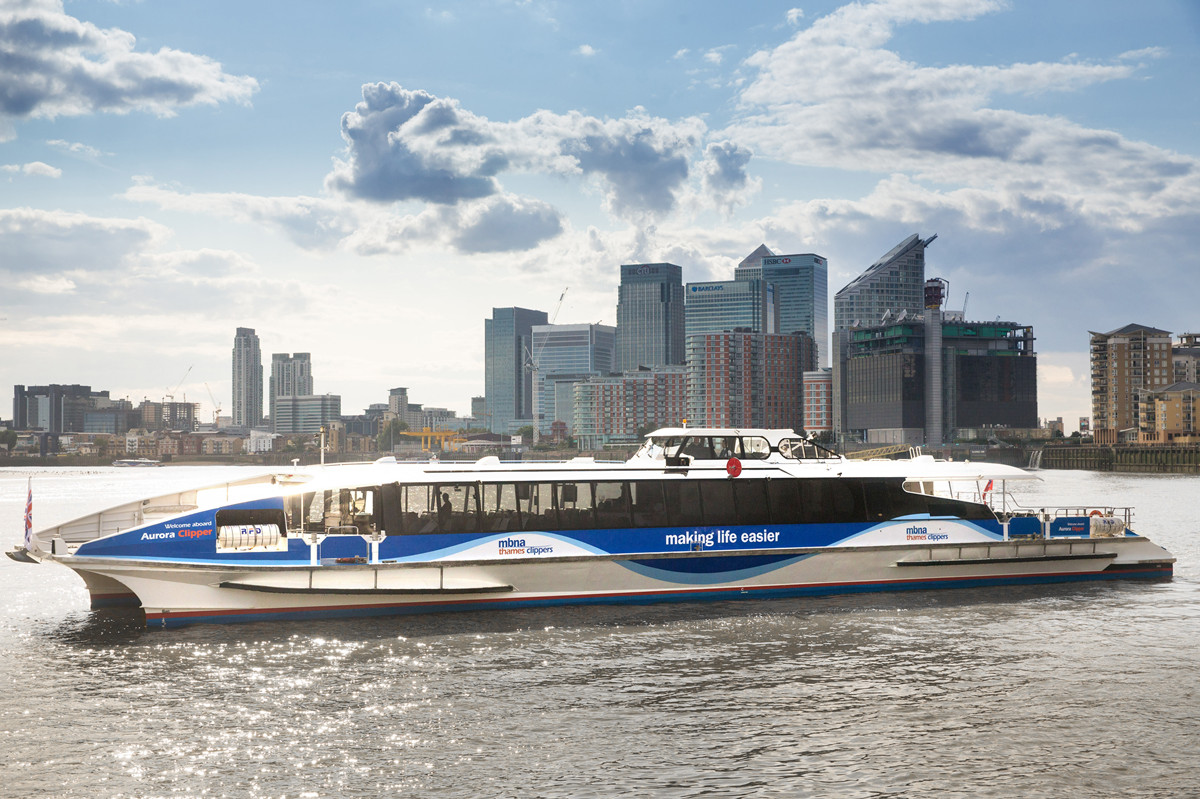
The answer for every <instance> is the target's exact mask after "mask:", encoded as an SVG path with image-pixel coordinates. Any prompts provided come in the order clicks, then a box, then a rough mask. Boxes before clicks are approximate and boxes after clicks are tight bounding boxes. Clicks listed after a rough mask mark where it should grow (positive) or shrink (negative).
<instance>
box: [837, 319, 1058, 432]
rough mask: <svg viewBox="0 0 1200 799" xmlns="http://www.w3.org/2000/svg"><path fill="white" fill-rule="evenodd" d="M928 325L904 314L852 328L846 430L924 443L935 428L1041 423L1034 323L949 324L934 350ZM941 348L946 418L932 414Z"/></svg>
mask: <svg viewBox="0 0 1200 799" xmlns="http://www.w3.org/2000/svg"><path fill="white" fill-rule="evenodd" d="M926 327H927V323H926V322H925V321H924V320H922V319H920V318H911V319H904V320H901V321H897V322H890V323H888V324H883V325H875V326H872V327H855V328H852V329H850V330H848V331H846V337H847V339H846V345H847V347H846V359H845V361H844V362H843V373H844V376H845V392H846V395H845V396H846V416H845V424H846V432H847V433H848V435H850V436H852V437H853V438H855V439H857V440H861V441H865V442H867V443H872V444H909V445H920V444H925V443H932V444H936V443H941V442H940V441H936V442H927V436H928V435H929V430H930V429H935V430H936V429H940V430H944V431H947V432H952V431H955V430H957V429H961V428H985V427H1008V428H1036V427H1038V414H1037V356H1036V353H1035V352H1034V349H1033V344H1034V336H1033V329H1032V328H1031V327H1029V326H1026V325H1021V324H1017V323H1015V322H965V321H962V319H961V314H958V315H955V316H954V317H952V318H949V319H946V320H944V321H943V322H942V324H941V331H940V333H941V342H940V346H938V345H935V350H936V351H937V352H934V353H931V352H930V340H931V339H933V340H934V341H936V337H934V336H929V335H928V332H929V331H927V330H926ZM939 352H940V360H941V368H940V370H939V371H940V373H941V375H940V377H941V389H940V391H938V394H939V399H940V404H941V407H942V414H941V416H942V418H941V419H940V420H939V422H938V423H937V424H931V422H932V421H933V420H930V419H929V418H928V417H929V415H930V414H931V412H932V411H933V409H934V408H935V407H936V405H937V403H930V402H928V397H927V392H928V390H929V389H928V385H929V382H932V381H928V380H927V379H928V377H929V376H928V374H927V373H928V371H929V370H930V368H931V366H935V365H936V363H937V360H938V353H939Z"/></svg>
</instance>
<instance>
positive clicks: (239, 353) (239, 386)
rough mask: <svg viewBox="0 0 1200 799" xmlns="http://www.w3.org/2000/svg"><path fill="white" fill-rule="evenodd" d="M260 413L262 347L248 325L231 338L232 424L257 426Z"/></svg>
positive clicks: (261, 412)
mask: <svg viewBox="0 0 1200 799" xmlns="http://www.w3.org/2000/svg"><path fill="white" fill-rule="evenodd" d="M262 414H263V366H262V349H261V348H260V346H259V342H258V336H257V335H256V334H255V332H254V328H252V327H239V328H238V329H237V334H236V335H235V336H234V338H233V425H234V427H247V428H249V427H257V426H258V425H260V424H262Z"/></svg>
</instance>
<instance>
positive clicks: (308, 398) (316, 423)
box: [272, 394, 342, 436]
mask: <svg viewBox="0 0 1200 799" xmlns="http://www.w3.org/2000/svg"><path fill="white" fill-rule="evenodd" d="M275 409H276V413H277V415H278V419H273V420H272V428H273V430H274V432H275V433H278V434H279V435H285V436H291V435H304V434H308V433H319V432H320V431H321V427H322V426H323V425H327V424H329V423H330V422H333V421H340V420H341V416H342V398H341V397H340V396H339V395H337V394H309V395H303V396H287V395H284V396H280V397H276V398H275Z"/></svg>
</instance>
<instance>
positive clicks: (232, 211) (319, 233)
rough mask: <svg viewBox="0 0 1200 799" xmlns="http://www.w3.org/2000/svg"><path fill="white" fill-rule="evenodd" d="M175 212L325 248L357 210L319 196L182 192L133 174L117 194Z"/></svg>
mask: <svg viewBox="0 0 1200 799" xmlns="http://www.w3.org/2000/svg"><path fill="white" fill-rule="evenodd" d="M121 196H122V197H123V198H124V199H127V200H132V201H134V202H148V203H154V204H155V205H158V206H159V207H160V208H167V209H170V210H176V211H190V212H196V213H204V214H210V215H213V216H220V217H223V218H226V219H233V220H236V221H239V222H243V223H247V224H256V225H265V226H267V227H270V228H272V229H275V230H278V231H280V232H282V233H284V234H285V235H287V236H288V238H290V239H291V240H292V241H294V242H295V243H297V244H299V245H300V246H302V247H305V248H308V249H313V250H327V249H330V248H332V247H335V246H337V244H338V243H339V242H340V241H342V240H343V239H345V238H346V237H347V236H349V235H350V234H351V233H353V232H354V230H355V229H356V228H357V227H358V225H359V223H360V217H359V214H358V213H357V212H356V210H355V209H354V208H353V207H352V206H350V205H348V204H347V203H345V202H341V201H338V200H333V199H324V198H320V197H304V196H300V197H259V196H256V195H252V194H241V193H235V192H228V193H192V194H188V193H184V192H180V191H176V190H173V189H170V188H167V187H165V186H158V185H154V184H153V183H151V182H149V181H148V179H145V178H141V179H139V180H138V181H137V182H136V183H135V185H134V186H132V187H130V188H129V189H128V190H126V191H125V192H124V194H122V195H121Z"/></svg>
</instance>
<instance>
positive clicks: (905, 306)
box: [832, 233, 937, 433]
mask: <svg viewBox="0 0 1200 799" xmlns="http://www.w3.org/2000/svg"><path fill="white" fill-rule="evenodd" d="M936 238H937V234H934V235H932V236H930V237H929V238H927V239H922V238H921V236H920V235H919V234H916V233H914V234H913V235H911V236H909V237H908V238H906V239H905V240H904V241H902V242H900V243H899V244H897V245H896V246H895V247H893V248H892V249H890V250H888V251H887V252H886V253H885V254H884V255H883V257H882V258H880V259H879V260H878V261H876V262H875V263H873V264H871V265H870V266H869V267H867V269H866V271H865V272H863V273H862V274H861V275H859V276H858V277H856V278H855V279H854V280H852V281H850V282H849V283H848V284H846V286H845V287H844V288H843V289H842V290H841V291H839V292H838V293H837V294H835V295H834V298H833V345H832V349H833V352H832V355H833V427H834V431H835V432H837V433H844V432H845V431H846V429H847V428H846V413H847V406H846V400H847V390H846V372H845V361H846V358H847V347H848V344H849V338H848V335H847V331H849V330H850V329H851V328H855V327H874V326H875V325H879V324H882V323H883V322H885V321H891V320H903V319H908V318H913V317H915V318H917V319H921V318H923V316H924V313H925V248H926V247H928V246H929V245H930V244H931V243H932V242H933V240H934V239H936Z"/></svg>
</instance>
